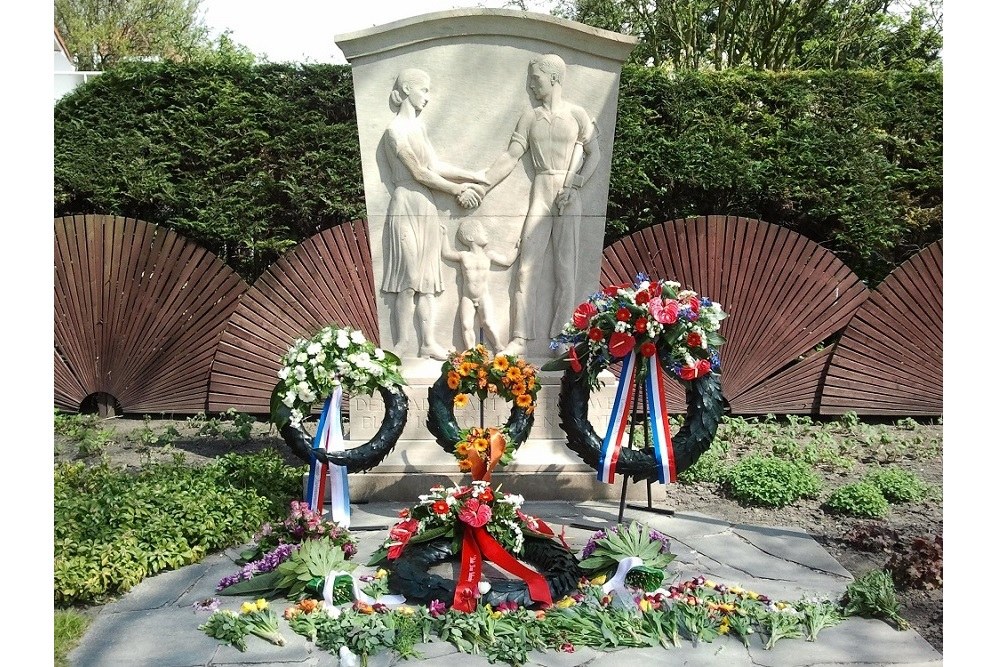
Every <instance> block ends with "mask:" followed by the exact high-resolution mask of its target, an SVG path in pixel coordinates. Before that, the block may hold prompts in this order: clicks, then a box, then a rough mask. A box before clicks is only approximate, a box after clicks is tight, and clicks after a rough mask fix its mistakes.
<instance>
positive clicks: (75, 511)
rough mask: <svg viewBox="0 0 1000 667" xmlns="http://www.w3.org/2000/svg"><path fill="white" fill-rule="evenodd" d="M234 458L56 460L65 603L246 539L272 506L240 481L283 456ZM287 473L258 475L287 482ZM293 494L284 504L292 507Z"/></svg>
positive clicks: (277, 483) (267, 481)
mask: <svg viewBox="0 0 1000 667" xmlns="http://www.w3.org/2000/svg"><path fill="white" fill-rule="evenodd" d="M239 458H242V459H244V460H246V461H247V463H243V462H242V461H237V459H236V457H235V455H229V456H228V457H226V462H225V463H222V462H221V461H220V462H216V463H212V464H209V465H207V466H204V467H200V468H196V467H187V466H182V465H177V464H174V463H157V464H147V465H146V466H143V468H142V469H141V470H140V471H139V472H138V473H134V474H132V473H128V472H126V471H124V470H116V469H113V468H111V467H110V466H109V465H108V464H107V463H106V462H102V463H101V464H99V465H95V466H92V467H87V466H84V465H83V464H82V463H74V464H61V465H57V466H56V467H55V484H54V518H55V530H54V550H55V565H54V570H55V573H54V588H55V603H56V605H59V606H63V605H69V604H74V603H93V602H97V601H100V600H102V599H105V598H106V597H107V596H109V595H115V594H118V593H121V592H124V591H127V590H129V589H130V588H131V587H133V586H134V585H136V584H137V583H139V582H140V581H141V580H142V579H143V578H144V577H146V576H149V575H151V574H155V573H157V572H160V571H163V570H169V569H175V568H178V567H181V566H183V565H187V564H190V563H194V562H197V561H199V560H201V559H202V557H204V556H205V554H207V553H208V552H210V551H212V550H216V549H221V548H224V547H227V546H230V545H232V544H234V543H237V542H238V541H240V540H243V539H246V538H247V537H249V535H250V534H251V533H252V532H253V531H254V530H256V529H257V528H258V527H259V526H260V525H261V523H263V522H264V521H265V520H267V519H269V518H271V517H273V516H277V515H275V514H271V513H269V510H270V509H271V503H270V502H269V501H268V499H267V498H266V497H264V496H262V495H259V494H258V493H256V492H254V491H253V489H252V488H251V487H249V486H247V485H244V486H240V485H239V484H237V483H234V481H233V480H234V479H238V478H239V477H240V475H241V474H245V471H246V470H248V469H252V470H258V471H261V470H271V471H276V470H279V467H278V466H280V465H281V464H280V461H274V462H273V463H272V462H271V461H272V460H273V459H275V458H276V455H275V454H274V453H263V454H255V455H250V456H245V457H239ZM284 477H285V473H284V472H283V471H282V472H281V474H279V475H277V478H276V477H275V476H271V477H261V478H258V479H256V480H255V483H254V485H255V486H258V487H263V488H266V487H277V488H281V487H282V485H283V479H284ZM287 502H288V498H287V497H286V498H285V499H284V502H283V503H282V504H281V505H282V507H285V506H287Z"/></svg>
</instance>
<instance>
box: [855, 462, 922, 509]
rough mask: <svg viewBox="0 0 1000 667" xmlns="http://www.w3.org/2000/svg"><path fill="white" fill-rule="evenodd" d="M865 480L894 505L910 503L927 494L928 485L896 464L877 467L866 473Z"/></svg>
mask: <svg viewBox="0 0 1000 667" xmlns="http://www.w3.org/2000/svg"><path fill="white" fill-rule="evenodd" d="M864 480H865V481H866V482H868V483H869V484H871V485H872V486H874V487H875V488H876V489H878V490H879V492H880V493H881V494H882V496H883V497H884V498H885V499H886V500H887V501H888V502H889V503H890V504H893V505H896V504H899V503H910V502H914V501H917V500H920V499H922V498H923V497H924V496H926V495H927V491H928V489H927V485H926V484H924V483H923V481H921V480H920V478H919V477H917V476H916V475H914V474H913V473H912V472H909V471H906V470H902V469H901V468H897V467H895V466H890V467H888V468H877V469H872V470H869V471H868V472H867V473H865V477H864Z"/></svg>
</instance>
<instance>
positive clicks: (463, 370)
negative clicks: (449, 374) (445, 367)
mask: <svg viewBox="0 0 1000 667" xmlns="http://www.w3.org/2000/svg"><path fill="white" fill-rule="evenodd" d="M474 370H475V365H474V364H471V363H469V362H468V361H463V362H462V363H461V364H460V365H459V367H458V374H459V375H461V376H462V377H468V375H469V373H471V372H472V371H474Z"/></svg>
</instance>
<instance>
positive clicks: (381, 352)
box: [375, 347, 385, 361]
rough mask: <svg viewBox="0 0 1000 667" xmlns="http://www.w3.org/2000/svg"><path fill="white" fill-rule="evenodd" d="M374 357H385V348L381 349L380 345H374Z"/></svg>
mask: <svg viewBox="0 0 1000 667" xmlns="http://www.w3.org/2000/svg"><path fill="white" fill-rule="evenodd" d="M375 358H376V359H378V360H379V361H382V360H383V359H385V350H383V349H382V348H380V347H376V348H375Z"/></svg>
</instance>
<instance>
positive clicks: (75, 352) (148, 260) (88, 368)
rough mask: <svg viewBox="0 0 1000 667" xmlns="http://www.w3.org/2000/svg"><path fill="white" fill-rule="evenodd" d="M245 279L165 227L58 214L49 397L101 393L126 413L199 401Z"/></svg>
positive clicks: (191, 406) (74, 403) (193, 406)
mask: <svg viewBox="0 0 1000 667" xmlns="http://www.w3.org/2000/svg"><path fill="white" fill-rule="evenodd" d="M247 287H248V286H247V284H246V282H244V281H243V279H242V278H240V277H239V276H238V275H237V274H236V273H235V272H234V271H233V270H232V269H230V268H229V267H228V266H226V265H225V264H223V263H222V261H220V260H219V259H218V258H217V257H216V256H215V255H214V254H212V253H211V252H209V251H208V250H205V249H204V248H202V247H200V246H198V245H196V244H194V243H192V242H190V241H188V240H187V239H185V238H183V237H182V236H180V235H179V234H177V233H176V232H173V231H171V230H168V229H166V228H163V227H159V226H157V225H152V224H150V223H147V222H143V221H141V220H134V219H127V218H121V217H111V216H71V217H64V218H56V219H55V355H56V363H55V377H54V380H55V404H56V406H58V407H60V408H62V409H65V410H78V409H79V408H80V405H81V403H82V402H83V400H84V399H85V398H86V397H87V396H89V395H91V394H95V393H104V394H109V395H110V396H112V397H113V398H114V399H116V400H117V402H118V404H119V405H120V406H121V408H122V410H124V411H125V412H127V413H139V412H150V413H164V412H199V411H203V410H205V409H206V406H207V399H208V380H209V374H210V372H211V367H212V357H213V355H214V353H215V348H216V344H217V343H218V340H219V336H220V335H221V333H222V330H223V328H224V327H225V325H226V322H227V321H228V320H229V317H230V315H231V314H232V312H233V310H234V309H235V308H236V304H237V303H238V301H239V298H240V295H241V294H243V293H244V292H245V291H246V289H247Z"/></svg>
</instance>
